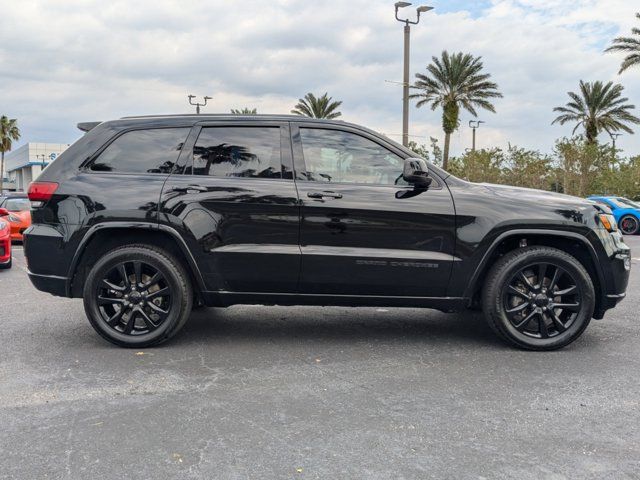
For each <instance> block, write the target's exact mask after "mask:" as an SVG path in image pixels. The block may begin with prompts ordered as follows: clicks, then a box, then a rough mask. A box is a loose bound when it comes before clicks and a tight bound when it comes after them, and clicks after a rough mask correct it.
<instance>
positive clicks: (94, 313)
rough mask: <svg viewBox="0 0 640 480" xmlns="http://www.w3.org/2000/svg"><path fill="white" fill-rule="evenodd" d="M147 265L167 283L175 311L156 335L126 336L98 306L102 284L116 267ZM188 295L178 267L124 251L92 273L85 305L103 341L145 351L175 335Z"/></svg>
mask: <svg viewBox="0 0 640 480" xmlns="http://www.w3.org/2000/svg"><path fill="white" fill-rule="evenodd" d="M136 260H137V261H143V262H145V263H148V264H149V265H151V266H152V267H154V268H156V269H158V271H160V272H161V273H162V274H163V275H164V277H165V280H166V282H167V285H168V286H169V288H170V290H171V310H170V312H169V315H168V316H167V318H166V319H165V321H164V322H163V323H162V325H160V327H158V328H157V329H156V330H154V331H153V332H150V333H147V334H142V335H125V334H123V333H120V332H118V331H116V330H115V329H113V328H111V327H110V326H109V325H108V324H107V323H106V322H105V321H104V320H103V318H102V315H101V313H100V309H99V307H98V304H97V302H96V297H97V293H96V292H97V289H98V284H99V282H101V281H102V279H103V278H104V276H105V274H106V273H107V272H109V271H110V270H111V269H112V268H114V267H115V266H116V265H118V264H120V263H123V262H128V261H136ZM184 295H185V292H184V291H183V290H182V288H181V282H180V278H179V276H178V273H177V272H176V271H175V268H174V266H173V265H172V264H171V263H170V262H168V261H167V259H166V258H163V256H161V255H159V254H158V253H156V252H154V251H152V250H147V249H142V248H136V247H130V248H122V249H118V250H116V251H113V252H111V253H108V254H107V255H105V256H104V257H103V258H102V259H100V260H99V261H98V262H97V263H96V265H95V266H94V267H93V268H92V269H91V271H90V273H89V275H88V276H87V281H86V283H85V286H84V292H83V301H84V307H85V311H86V313H87V317H88V318H89V321H90V322H91V325H92V326H93V328H94V329H95V330H96V332H98V334H100V335H101V336H102V337H104V338H106V339H107V340H109V341H110V342H112V343H115V344H117V345H120V346H124V347H132V348H133V347H141V346H146V345H153V344H156V343H159V342H161V341H162V340H163V339H164V338H165V337H168V336H170V335H171V333H172V331H173V330H174V329H175V327H177V326H178V325H179V323H180V319H181V317H182V313H183V308H182V307H183V305H184V304H185V300H187V299H185V298H184Z"/></svg>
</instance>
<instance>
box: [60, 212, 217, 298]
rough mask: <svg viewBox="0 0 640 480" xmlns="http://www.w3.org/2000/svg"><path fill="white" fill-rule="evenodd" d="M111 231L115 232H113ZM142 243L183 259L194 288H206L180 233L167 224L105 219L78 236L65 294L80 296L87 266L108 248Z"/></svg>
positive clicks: (200, 290)
mask: <svg viewBox="0 0 640 480" xmlns="http://www.w3.org/2000/svg"><path fill="white" fill-rule="evenodd" d="M114 233H117V234H116V235H114ZM135 243H145V244H149V245H154V246H157V247H160V248H163V249H164V250H167V251H168V252H169V253H171V254H173V255H174V256H176V257H177V258H178V259H179V260H183V261H185V266H187V267H188V268H187V272H188V273H189V276H190V277H191V281H192V283H193V285H194V290H196V291H197V292H203V291H204V290H206V288H205V284H204V279H203V277H202V273H201V272H200V269H199V267H198V265H197V263H196V261H195V258H194V257H193V255H192V253H191V251H190V250H189V247H188V246H187V244H186V242H185V241H184V239H183V238H182V237H181V236H180V234H179V233H178V232H177V231H176V230H175V229H174V228H172V227H169V226H167V225H157V224H152V223H144V222H109V223H102V224H97V225H94V226H93V227H91V228H90V229H89V231H88V232H87V233H86V234H85V236H84V237H83V238H82V240H81V242H80V245H79V246H78V248H77V250H76V253H75V255H74V257H73V260H72V261H71V266H70V268H69V275H68V280H67V286H66V290H67V292H66V293H67V296H68V297H73V298H76V297H81V296H82V287H83V284H84V280H85V279H86V276H87V274H88V271H89V267H90V266H91V265H93V264H94V263H95V261H96V260H97V259H98V258H99V257H100V255H103V254H105V253H107V252H108V251H110V250H113V249H114V248H117V247H119V246H122V245H127V244H135Z"/></svg>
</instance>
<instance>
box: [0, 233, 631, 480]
mask: <svg viewBox="0 0 640 480" xmlns="http://www.w3.org/2000/svg"><path fill="white" fill-rule="evenodd" d="M628 243H629V244H630V245H631V247H632V249H633V251H634V253H635V252H638V253H636V254H635V255H634V256H638V257H640V237H636V238H631V239H629V240H628ZM633 263H634V268H635V271H634V272H633V274H632V278H631V284H630V287H629V292H628V293H629V296H628V298H627V299H626V300H625V301H624V302H623V303H622V304H621V305H620V306H619V307H618V308H617V309H616V310H614V311H612V312H610V313H609V315H608V316H607V317H606V318H605V320H604V321H594V322H592V324H591V326H590V327H589V329H588V330H587V332H586V333H585V335H584V336H583V337H582V338H581V339H580V340H578V341H577V342H575V343H574V344H573V345H571V346H569V347H567V348H566V349H564V350H562V351H559V352H552V353H530V352H522V351H518V350H514V349H512V348H510V347H507V346H505V345H503V344H502V343H500V342H499V341H498V340H496V339H495V337H494V336H493V334H492V333H491V332H490V331H489V329H488V327H486V326H485V324H484V322H483V321H482V319H481V317H480V316H479V315H477V314H471V313H469V314H465V315H445V314H442V313H439V312H435V311H422V310H414V309H376V308H368V309H347V308H279V307H260V306H246V307H233V308H230V309H226V310H225V309H207V310H206V311H204V312H197V313H194V314H193V317H192V319H191V321H190V323H189V324H188V325H187V327H186V328H185V329H184V330H183V331H182V333H181V334H180V335H179V336H178V337H176V338H175V339H174V340H172V341H170V342H169V343H167V344H165V345H164V346H162V347H160V348H155V349H149V350H143V351H131V350H123V349H119V348H116V347H113V346H111V345H109V344H107V343H105V342H104V341H103V340H101V339H100V338H99V337H98V336H97V335H96V334H95V333H94V332H93V330H92V329H91V327H90V325H89V323H88V321H87V320H86V319H85V316H84V312H83V308H82V302H81V301H80V300H68V299H60V298H54V297H51V296H49V295H46V294H43V293H40V292H37V291H36V290H35V289H34V288H33V287H32V286H31V284H30V283H29V281H28V279H27V276H26V273H25V269H26V266H25V260H24V257H23V254H22V251H21V249H19V248H18V249H16V251H15V253H14V268H13V269H12V270H10V271H1V272H0V319H1V322H0V352H1V353H0V478H20V479H35V478H72V479H86V478H101V479H103V478H104V479H108V478H114V479H122V478H149V479H160V478H220V479H226V478H230V479H247V478H256V479H271V478H278V479H279V478H300V479H316V478H318V479H319V478H322V479H329V478H345V479H355V478H367V479H369V478H385V479H386V478H393V479H404V478H406V479H414V478H415V479H426V478H434V479H467V478H468V479H471V478H473V479H478V478H486V479H494V478H513V479H546V478H548V479H563V478H570V479H574V478H581V479H583V478H593V479H601V478H616V479H617V478H621V479H624V478H629V479H631V478H640V428H639V425H640V400H639V399H640V375H639V372H640V316H639V314H638V310H639V308H638V307H639V306H640V293H639V292H638V287H639V286H640V259H636V260H634V262H633Z"/></svg>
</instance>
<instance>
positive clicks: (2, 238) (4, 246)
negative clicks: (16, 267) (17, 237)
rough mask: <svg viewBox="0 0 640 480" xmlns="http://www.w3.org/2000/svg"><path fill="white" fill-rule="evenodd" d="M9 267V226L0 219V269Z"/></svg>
mask: <svg viewBox="0 0 640 480" xmlns="http://www.w3.org/2000/svg"><path fill="white" fill-rule="evenodd" d="M5 268H11V228H10V227H9V224H8V223H7V222H5V221H4V220H2V219H0V270H3V269H5Z"/></svg>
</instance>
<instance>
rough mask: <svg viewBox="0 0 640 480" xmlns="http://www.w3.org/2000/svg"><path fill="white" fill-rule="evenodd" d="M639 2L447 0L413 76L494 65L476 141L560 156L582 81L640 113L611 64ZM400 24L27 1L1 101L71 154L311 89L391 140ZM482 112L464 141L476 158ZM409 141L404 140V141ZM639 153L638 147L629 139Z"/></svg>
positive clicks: (364, 18)
mask: <svg viewBox="0 0 640 480" xmlns="http://www.w3.org/2000/svg"><path fill="white" fill-rule="evenodd" d="M631 3H632V2H628V1H627V0H486V1H461V0H455V1H446V0H439V1H434V2H433V5H434V6H435V7H436V10H435V11H434V12H430V13H428V14H426V15H425V16H424V17H423V20H422V22H421V23H420V25H418V26H416V27H413V29H412V58H411V59H412V71H413V72H416V71H422V70H423V69H424V68H425V66H426V65H427V63H428V62H429V61H430V58H431V56H432V55H437V54H439V53H440V52H441V51H442V50H444V49H448V50H450V51H469V52H471V53H473V54H475V55H482V57H483V59H484V63H485V66H486V69H487V70H488V71H489V72H491V74H492V76H493V79H494V80H495V81H496V82H497V83H498V84H499V86H500V88H501V90H502V91H503V93H504V95H505V98H504V99H501V100H498V101H497V102H496V107H497V114H491V113H482V114H481V117H482V119H483V120H485V121H487V124H486V125H483V126H482V128H481V130H480V131H479V135H478V143H479V145H480V146H496V145H497V146H506V144H507V143H508V142H511V143H515V144H518V145H521V146H524V147H527V148H538V149H541V150H543V151H546V152H548V151H550V150H551V148H552V146H553V142H554V140H555V139H556V138H558V137H560V136H563V135H568V134H570V132H571V128H570V127H569V126H565V127H559V126H551V121H552V120H553V112H552V108H553V107H554V106H557V105H559V104H564V103H565V102H566V101H567V96H566V92H567V91H569V90H575V89H576V88H577V86H578V81H579V80H580V79H585V80H596V79H602V80H615V81H618V82H622V83H623V84H624V85H625V86H626V87H627V90H626V93H627V96H629V97H630V99H631V101H632V102H634V101H635V102H636V103H640V100H639V99H640V69H637V70H635V71H629V72H628V73H627V74H625V75H623V76H621V77H618V76H617V74H616V73H617V69H618V66H619V62H620V57H619V56H617V55H604V54H603V53H602V50H603V48H604V47H605V46H606V45H607V44H608V43H609V41H610V39H611V38H612V37H613V36H616V35H618V34H626V33H627V32H628V31H629V30H630V28H631V27H632V26H634V25H635V17H634V13H635V10H636V7H634V6H633V5H631ZM401 62H402V25H401V24H399V23H398V22H396V21H395V20H394V18H393V2H391V1H389V2H387V1H379V0H368V1H365V0H351V1H350V2H343V1H340V0H318V1H315V2H310V1H308V0H278V1H264V0H260V1H259V0H247V1H244V2H228V1H223V0H210V1H191V2H184V1H169V0H154V1H149V0H138V1H136V2H130V1H125V0H115V1H110V2H103V1H97V0H66V1H65V2H58V1H53V0H49V1H45V0H40V1H36V0H21V1H20V2H8V4H7V5H4V6H3V12H2V16H0V65H1V68H0V85H1V87H0V106H1V109H2V112H0V113H3V114H7V115H10V116H12V117H17V118H18V119H19V122H20V125H21V127H22V130H23V141H52V142H58V141H59V142H64V143H68V142H71V141H73V140H74V139H75V138H77V137H78V135H79V132H78V131H77V130H76V129H75V124H76V123H77V122H79V121H88V120H103V119H110V118H118V117H121V116H125V115H132V114H152V113H182V112H187V111H191V110H190V107H189V106H188V105H187V102H186V95H187V94H188V93H194V94H196V95H212V96H213V97H214V98H213V101H212V103H211V104H210V106H207V107H206V108H205V110H204V111H207V112H227V111H229V109H231V108H241V107H244V106H249V107H256V108H258V110H259V111H260V112H263V113H288V112H289V110H290V109H291V108H292V106H293V105H294V104H295V103H296V101H297V99H298V98H299V97H301V96H303V95H304V94H305V93H306V92H308V91H313V92H316V93H323V92H325V91H328V92H329V93H330V95H332V96H334V97H335V98H337V99H340V100H343V102H344V103H343V106H342V111H343V118H344V119H346V120H350V121H354V122H356V123H362V124H364V125H367V126H369V127H372V128H375V129H377V130H379V131H381V132H384V133H387V134H389V135H396V134H399V133H400V130H401V88H400V87H399V86H398V85H396V84H393V83H387V82H385V80H394V81H398V80H400V79H401V74H402V64H401ZM411 118H412V134H414V135H416V137H415V139H416V140H417V141H419V142H425V143H426V142H428V137H430V136H436V137H438V138H441V137H442V133H441V131H440V126H439V125H440V112H438V111H435V112H432V111H431V110H429V109H428V108H426V109H419V110H416V109H415V108H412V111H411ZM469 119H470V116H469V115H468V114H464V115H463V118H462V126H461V128H460V130H459V132H457V133H456V134H455V135H454V137H453V144H452V147H453V152H454V153H460V152H461V151H463V150H464V149H465V148H467V147H468V146H469V144H470V141H471V134H470V131H469V129H468V127H467V122H468V120H469ZM394 138H399V137H394ZM619 144H620V145H621V147H622V148H625V149H627V151H628V152H629V153H638V152H640V140H638V139H637V138H636V137H635V136H633V137H632V136H625V137H622V138H621V139H620V140H619Z"/></svg>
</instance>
